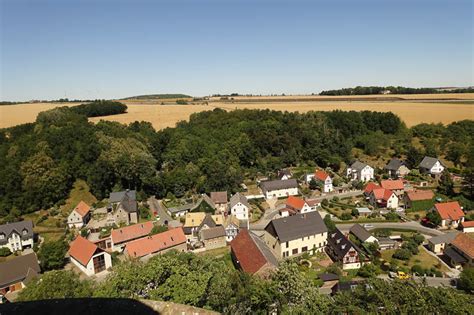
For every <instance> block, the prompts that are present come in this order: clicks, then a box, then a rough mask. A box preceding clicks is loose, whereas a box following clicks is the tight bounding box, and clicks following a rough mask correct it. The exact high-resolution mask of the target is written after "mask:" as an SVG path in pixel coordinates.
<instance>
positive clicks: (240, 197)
mask: <svg viewBox="0 0 474 315" xmlns="http://www.w3.org/2000/svg"><path fill="white" fill-rule="evenodd" d="M239 202H240V203H241V204H243V205H245V206H246V207H247V208H249V209H250V204H249V202H248V201H247V198H246V197H245V196H244V195H241V194H240V193H236V194H234V195H233V196H232V197H231V198H230V208H232V207H233V206H235V205H236V204H238V203H239Z"/></svg>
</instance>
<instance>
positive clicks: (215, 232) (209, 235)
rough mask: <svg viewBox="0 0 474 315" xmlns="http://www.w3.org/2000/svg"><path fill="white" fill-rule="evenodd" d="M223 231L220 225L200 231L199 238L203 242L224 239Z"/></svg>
mask: <svg viewBox="0 0 474 315" xmlns="http://www.w3.org/2000/svg"><path fill="white" fill-rule="evenodd" d="M225 236H226V234H225V229H224V227H223V226H222V225H220V226H216V227H213V228H209V229H204V230H202V231H201V237H202V239H203V240H210V239H213V238H217V237H225Z"/></svg>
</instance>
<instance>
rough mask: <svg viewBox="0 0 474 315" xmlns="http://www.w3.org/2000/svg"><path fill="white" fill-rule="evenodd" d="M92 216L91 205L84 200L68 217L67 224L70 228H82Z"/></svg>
mask: <svg viewBox="0 0 474 315" xmlns="http://www.w3.org/2000/svg"><path fill="white" fill-rule="evenodd" d="M90 218H91V207H90V206H89V205H88V204H87V203H85V202H84V201H81V202H79V204H78V205H77V206H76V207H75V208H74V209H73V210H72V212H71V213H70V214H69V216H68V217H67V225H68V226H69V228H70V229H72V228H76V229H80V228H82V227H83V226H85V225H86V224H87V222H89V220H90Z"/></svg>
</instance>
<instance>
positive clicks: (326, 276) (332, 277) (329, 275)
mask: <svg viewBox="0 0 474 315" xmlns="http://www.w3.org/2000/svg"><path fill="white" fill-rule="evenodd" d="M319 279H321V280H323V281H325V282H326V281H334V280H339V276H338V275H336V274H334V273H323V274H320V275H319Z"/></svg>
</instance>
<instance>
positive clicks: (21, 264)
mask: <svg viewBox="0 0 474 315" xmlns="http://www.w3.org/2000/svg"><path fill="white" fill-rule="evenodd" d="M40 271H41V270H40V266H39V264H38V259H37V258H36V254H35V253H34V252H33V253H29V254H26V255H22V256H18V257H14V258H12V259H10V260H7V261H5V262H2V263H0V294H1V295H5V294H7V293H8V292H16V291H20V290H21V289H23V288H24V287H25V286H26V285H27V284H28V283H29V282H30V281H31V280H32V279H33V278H34V277H36V276H37V275H38V274H39V273H40Z"/></svg>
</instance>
